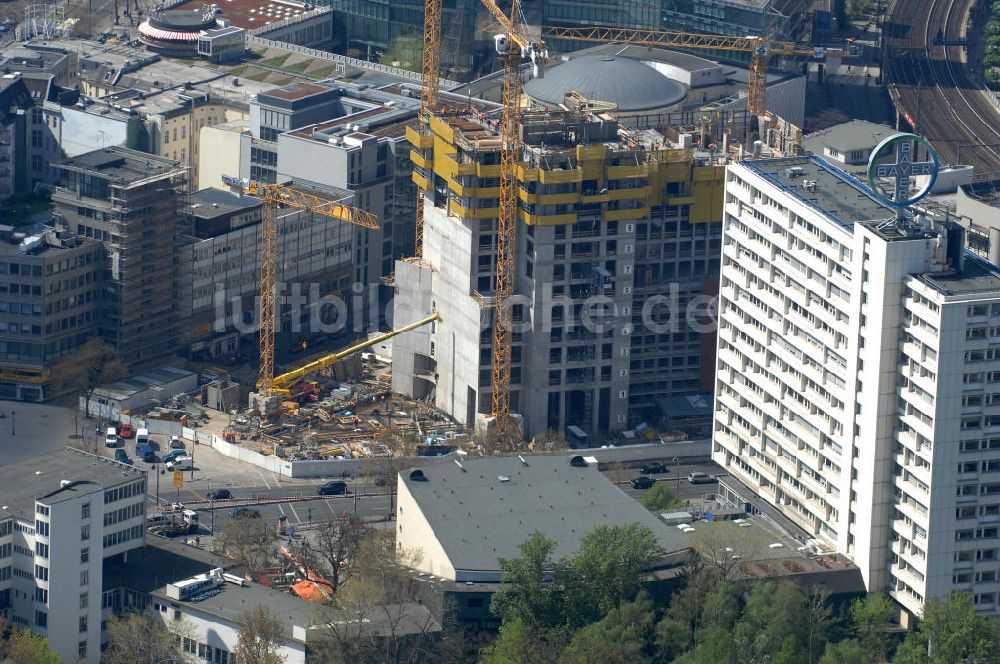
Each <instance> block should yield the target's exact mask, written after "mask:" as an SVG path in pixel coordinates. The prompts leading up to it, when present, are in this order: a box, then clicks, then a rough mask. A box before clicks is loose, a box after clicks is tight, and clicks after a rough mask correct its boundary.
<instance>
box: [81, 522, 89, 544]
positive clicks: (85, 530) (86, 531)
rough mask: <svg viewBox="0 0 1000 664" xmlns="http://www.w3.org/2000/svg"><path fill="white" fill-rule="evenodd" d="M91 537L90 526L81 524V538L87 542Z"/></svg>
mask: <svg viewBox="0 0 1000 664" xmlns="http://www.w3.org/2000/svg"><path fill="white" fill-rule="evenodd" d="M89 539H90V526H80V540H81V541H83V542H86V541H87V540H89Z"/></svg>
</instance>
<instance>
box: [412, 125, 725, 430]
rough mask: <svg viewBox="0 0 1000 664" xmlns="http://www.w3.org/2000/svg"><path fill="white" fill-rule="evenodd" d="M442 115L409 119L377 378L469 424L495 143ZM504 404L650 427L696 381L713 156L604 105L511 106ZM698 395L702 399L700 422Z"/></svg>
mask: <svg viewBox="0 0 1000 664" xmlns="http://www.w3.org/2000/svg"><path fill="white" fill-rule="evenodd" d="M497 124H498V123H497V122H496V120H495V119H492V118H490V117H488V116H487V117H484V116H483V115H482V114H479V113H475V112H474V113H467V112H466V113H463V112H458V113H454V114H448V115H445V116H442V117H435V118H434V119H433V120H432V121H431V129H432V132H431V133H430V134H426V135H418V134H417V133H416V132H413V133H412V135H411V137H410V138H411V141H412V142H413V144H414V152H413V161H414V175H413V177H414V180H415V181H416V182H417V184H418V185H419V186H420V187H421V188H422V189H423V190H424V191H426V192H428V194H427V199H426V201H425V215H424V251H423V257H422V259H420V260H408V261H400V262H398V263H397V265H396V271H395V287H396V298H395V303H394V310H393V314H394V324H395V325H402V324H406V323H408V322H410V321H412V320H416V319H417V318H420V317H422V316H425V315H426V314H427V313H428V312H429V311H431V310H432V309H435V310H437V311H438V312H439V313H440V315H441V321H440V322H437V323H436V324H434V325H432V326H428V327H425V328H422V329H421V330H418V331H415V332H413V333H411V334H409V335H407V336H406V337H404V338H400V339H397V340H396V341H395V346H394V348H393V389H394V390H396V391H398V392H401V393H404V394H407V395H410V396H413V397H417V398H427V399H429V400H431V401H433V403H435V405H437V406H438V407H439V408H442V409H443V410H445V411H446V412H448V413H450V414H451V415H453V416H454V417H455V418H456V419H458V420H459V421H461V422H463V423H465V424H468V425H472V424H476V423H477V421H479V422H482V421H483V417H484V416H486V415H488V413H489V412H490V403H491V400H490V395H491V389H492V388H491V364H492V347H491V344H492V331H491V325H492V315H491V314H492V310H493V306H494V280H495V273H496V249H497V238H496V228H497V215H498V204H499V203H498V197H499V185H500V181H499V179H500V165H499V164H500V150H501V141H500V138H499V130H498V127H497ZM521 140H522V151H521V155H520V160H519V163H518V164H517V166H516V174H515V176H516V179H517V182H518V200H519V206H518V214H519V223H518V224H517V225H516V227H517V239H516V245H515V246H516V267H515V272H516V278H515V289H514V290H515V297H514V299H513V301H512V304H513V309H512V312H513V335H512V337H513V339H512V340H513V352H512V356H513V358H512V359H513V365H512V380H511V409H512V412H514V413H516V414H518V415H519V416H520V418H521V427H522V430H523V432H524V433H525V434H526V435H528V436H531V435H534V434H537V433H539V432H542V431H545V430H546V429H555V430H559V431H569V432H570V433H576V434H577V435H584V436H598V435H604V434H607V433H611V432H616V431H621V430H624V429H627V428H630V427H633V426H635V425H637V424H639V423H641V422H646V423H648V424H649V425H651V426H654V427H655V426H659V425H660V423H661V422H662V421H663V418H664V416H665V415H666V416H667V418H668V419H669V417H670V415H671V413H669V412H667V413H664V412H663V411H664V409H666V410H669V406H667V405H666V402H667V401H670V399H668V398H669V397H676V396H678V395H689V396H692V397H694V396H696V395H699V394H701V393H707V392H710V390H711V386H712V366H713V358H714V354H713V353H714V351H713V344H714V330H713V329H712V326H711V324H710V323H707V322H706V321H705V319H706V318H707V316H706V312H707V307H706V306H703V304H702V303H700V301H699V296H703V295H704V296H707V297H706V298H705V300H708V299H710V297H711V296H713V295H714V293H715V291H716V286H717V281H716V280H717V275H718V271H719V258H718V256H719V252H720V237H721V235H720V228H721V224H720V220H721V208H722V190H723V185H724V182H723V180H724V165H723V164H722V163H721V162H719V161H718V160H717V158H716V157H715V155H713V154H709V153H707V152H696V151H695V150H693V149H690V148H688V149H675V148H671V147H668V146H667V143H666V141H665V140H664V137H663V136H662V135H660V134H658V133H656V132H652V131H644V132H636V131H632V130H626V129H624V128H621V127H619V125H618V123H617V122H616V121H615V120H614V119H613V118H612V117H611V116H608V115H595V114H592V113H584V112H577V111H561V110H560V111H546V112H544V113H536V112H532V111H525V112H523V113H522V118H521ZM707 416H708V408H707V406H706V418H707Z"/></svg>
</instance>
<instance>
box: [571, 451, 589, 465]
mask: <svg viewBox="0 0 1000 664" xmlns="http://www.w3.org/2000/svg"><path fill="white" fill-rule="evenodd" d="M569 465H571V466H576V467H577V468H586V467H587V462H586V461H585V460H584V458H583V457H582V456H580V455H579V454H577V455H576V456H573V457H570V460H569Z"/></svg>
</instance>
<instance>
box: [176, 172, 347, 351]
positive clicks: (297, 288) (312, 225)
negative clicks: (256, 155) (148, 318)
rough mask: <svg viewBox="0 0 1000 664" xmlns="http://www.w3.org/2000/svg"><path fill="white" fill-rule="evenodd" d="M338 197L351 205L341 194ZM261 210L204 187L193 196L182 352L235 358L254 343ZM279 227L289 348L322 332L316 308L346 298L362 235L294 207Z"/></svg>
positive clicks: (184, 264) (282, 214)
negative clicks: (301, 301) (297, 302)
mask: <svg viewBox="0 0 1000 664" xmlns="http://www.w3.org/2000/svg"><path fill="white" fill-rule="evenodd" d="M300 188H301V187H300ZM315 193H317V195H320V196H324V197H325V196H330V195H331V192H329V191H327V192H324V191H316V192H315ZM336 197H337V198H338V199H343V200H345V202H350V200H351V199H350V197H349V196H345V193H344V192H341V193H340V195H339V196H336ZM261 207H262V204H261V202H260V200H258V199H256V198H249V197H240V196H238V195H236V194H233V193H230V192H228V191H223V190H220V189H204V190H202V191H198V192H195V193H193V194H191V196H190V197H189V199H188V205H187V207H186V208H184V210H182V212H183V213H184V215H185V222H186V228H185V230H184V236H183V238H182V247H181V249H180V251H179V252H178V255H179V273H180V277H179V293H178V298H177V300H178V305H179V309H180V315H181V318H182V319H183V320H184V325H183V326H182V338H183V339H184V342H183V344H184V348H185V352H188V353H191V354H192V355H193V356H197V357H216V356H220V355H221V356H232V355H237V354H239V350H240V341H241V339H244V338H245V339H247V340H248V341H251V340H253V339H255V338H256V333H257V328H256V325H255V324H254V321H256V319H257V316H258V310H257V308H258V306H259V305H258V303H257V301H256V298H257V297H258V296H259V295H260V218H261ZM278 227H279V229H280V232H279V234H278V265H279V266H281V267H280V273H279V279H280V281H281V285H280V290H279V297H280V298H281V299H280V300H279V312H280V316H281V318H280V320H281V322H282V324H281V326H280V329H279V330H278V331H279V332H280V331H281V330H284V331H286V332H288V334H289V335H291V337H293V338H291V339H289V342H288V344H289V345H290V344H291V343H292V342H293V341H294V340H296V339H299V338H304V337H311V336H313V335H316V336H317V337H319V336H321V335H322V332H321V331H320V330H318V329H315V328H316V325H315V320H314V319H313V314H314V309H313V307H312V306H310V305H311V304H313V303H316V302H318V301H319V299H320V298H322V297H325V296H327V295H331V294H334V295H343V296H344V298H345V300H349V297H350V283H351V280H352V272H353V268H354V265H353V264H352V259H353V256H354V251H353V247H354V235H355V233H356V232H357V231H356V229H355V227H354V226H352V225H350V224H347V223H344V222H341V221H337V220H333V219H330V218H328V217H324V216H321V215H314V214H312V213H310V212H304V211H300V210H296V209H293V208H283V209H280V210H279V211H278ZM286 296H292V297H299V296H301V297H304V298H306V299H307V300H308V303H307V305H306V306H304V307H299V308H298V309H297V310H293V308H292V305H291V302H290V301H289V302H286V301H285V297H286ZM327 313H330V312H327ZM293 316H297V317H295V318H294V320H293Z"/></svg>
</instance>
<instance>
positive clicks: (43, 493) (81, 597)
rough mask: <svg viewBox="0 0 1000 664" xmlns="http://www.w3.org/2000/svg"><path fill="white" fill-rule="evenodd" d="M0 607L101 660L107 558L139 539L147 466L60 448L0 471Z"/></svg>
mask: <svg viewBox="0 0 1000 664" xmlns="http://www.w3.org/2000/svg"><path fill="white" fill-rule="evenodd" d="M0 486H2V487H3V491H2V495H0V612H2V613H4V614H5V615H6V616H7V619H8V620H9V621H10V622H11V623H12V624H14V625H17V626H18V627H22V628H25V629H30V630H31V631H32V632H34V633H36V634H40V635H42V636H44V637H46V638H47V639H48V640H49V642H50V644H51V648H52V650H53V651H54V652H57V653H59V654H60V655H61V656H62V658H63V661H64V662H86V663H87V664H98V662H99V661H100V657H101V638H102V637H101V623H102V621H103V620H104V619H105V618H106V617H107V615H108V614H110V612H111V608H110V607H109V608H105V607H104V606H103V601H102V600H103V586H102V584H103V570H104V562H105V560H106V559H112V558H114V559H124V558H125V557H127V555H128V552H129V551H130V550H132V549H137V548H140V547H142V546H145V543H146V473H145V471H142V470H139V469H136V468H133V467H132V466H128V465H125V464H122V463H118V462H116V461H111V460H109V459H105V458H101V457H97V456H94V455H92V454H87V453H84V452H80V451H78V450H74V449H70V448H67V449H65V450H63V451H61V452H57V453H54V454H50V455H47V456H44V457H35V458H33V459H28V460H26V461H22V462H19V463H18V464H16V465H13V466H7V467H5V468H3V469H0Z"/></svg>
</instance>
